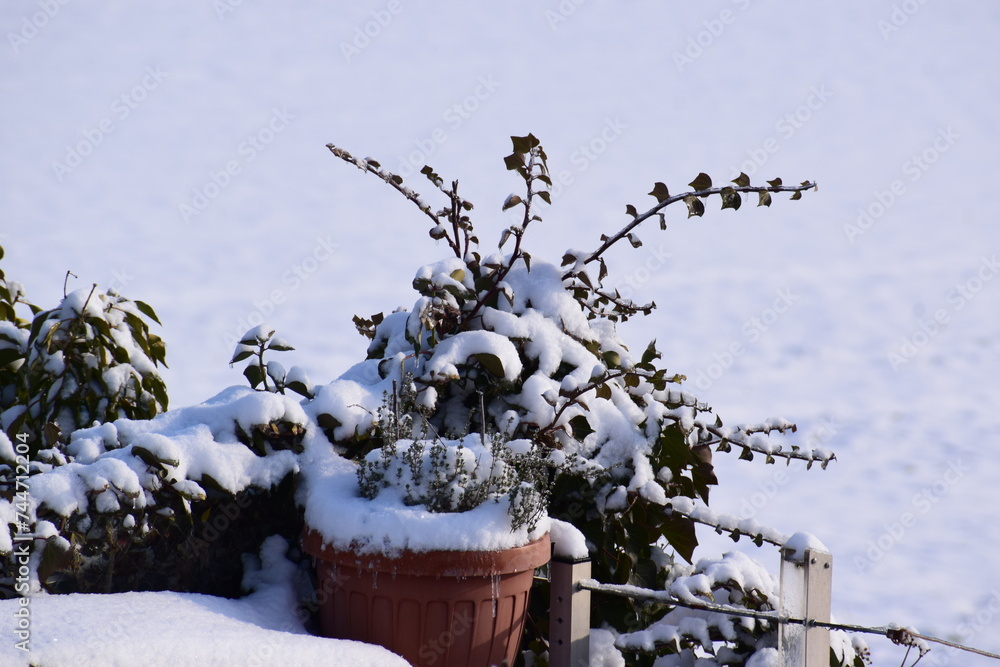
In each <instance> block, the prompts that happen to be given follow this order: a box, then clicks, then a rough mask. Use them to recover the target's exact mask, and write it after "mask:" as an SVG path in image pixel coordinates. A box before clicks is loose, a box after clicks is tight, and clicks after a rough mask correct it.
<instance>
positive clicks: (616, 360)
mask: <svg viewBox="0 0 1000 667" xmlns="http://www.w3.org/2000/svg"><path fill="white" fill-rule="evenodd" d="M601 358H602V359H604V365H605V366H607V367H608V368H618V367H619V366H621V365H622V358H621V355H620V354H618V353H617V352H615V351H614V350H607V351H606V352H603V353H601ZM609 398H610V396H609Z"/></svg>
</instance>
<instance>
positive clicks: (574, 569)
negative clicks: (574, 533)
mask: <svg viewBox="0 0 1000 667" xmlns="http://www.w3.org/2000/svg"><path fill="white" fill-rule="evenodd" d="M589 578H590V561H589V560H579V561H566V560H559V559H557V558H553V559H552V561H551V562H550V563H549V596H550V597H549V664H550V665H551V666H552V667H588V665H590V591H588V590H585V589H581V588H580V586H579V585H578V583H579V581H580V580H581V579H589Z"/></svg>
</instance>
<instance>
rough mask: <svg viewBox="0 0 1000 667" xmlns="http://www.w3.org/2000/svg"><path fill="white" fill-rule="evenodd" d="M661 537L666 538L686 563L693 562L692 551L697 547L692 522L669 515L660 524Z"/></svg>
mask: <svg viewBox="0 0 1000 667" xmlns="http://www.w3.org/2000/svg"><path fill="white" fill-rule="evenodd" d="M661 526H662V531H663V536H664V537H665V538H667V542H669V543H670V546H672V547H673V548H674V549H676V550H677V553H678V554H680V555H681V557H682V558H683V559H684V560H686V561H687V562H689V563H691V562H693V561H692V560H691V559H692V558H693V557H694V549H695V547H697V546H698V537H697V536H696V535H695V531H694V522H693V521H691V519H688V518H687V517H684V516H681V515H679V514H670V515H669V516H666V517H664V518H663V523H662V524H661Z"/></svg>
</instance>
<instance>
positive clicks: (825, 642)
mask: <svg viewBox="0 0 1000 667" xmlns="http://www.w3.org/2000/svg"><path fill="white" fill-rule="evenodd" d="M781 574H782V586H781V594H780V595H781V600H780V609H779V611H761V610H753V609H747V608H744V607H734V606H730V605H724V604H717V603H714V602H707V601H702V600H685V599H681V598H678V597H676V596H675V595H673V594H671V593H670V592H669V591H666V590H662V591H657V590H651V589H646V588H640V587H637V586H630V585H622V584H608V583H603V582H600V581H597V580H595V579H592V578H591V577H590V561H587V560H582V561H573V562H559V561H558V560H553V561H552V563H551V565H550V582H551V608H550V616H551V625H550V627H551V628H554V630H553V632H552V635H551V636H550V665H552V667H583V666H586V665H588V664H589V643H590V642H589V633H590V596H591V593H595V594H599V595H610V596H617V597H623V598H629V599H633V600H643V601H648V602H655V603H658V604H662V605H667V606H672V607H683V608H687V609H693V610H698V611H704V612H708V613H716V614H724V615H727V616H736V617H743V618H753V619H759V620H766V621H770V622H772V623H774V624H776V625H777V626H778V628H779V650H780V651H781V652H782V661H783V662H782V664H783V665H786V666H791V665H795V666H796V667H827V666H828V665H829V656H830V640H829V631H830V630H843V631H846V632H852V633H862V634H871V635H879V636H882V637H885V638H887V639H889V640H890V641H891V642H893V643H894V644H896V645H899V646H905V647H906V648H907V651H906V655H905V656H904V657H903V664H904V665H905V664H906V660H907V658H908V657H909V655H910V652H911V651H912V650H913V649H917V651H918V652H919V655H918V657H917V658H916V660H914V662H913V663H912V664H911V666H910V667H913V665H916V664H917V663H918V662H920V660H921V659H923V657H924V656H925V655H927V654H928V653H929V652H930V650H931V648H930V646H929V645H928V644H929V643H932V644H940V645H942V646H947V647H949V648H951V649H956V650H959V651H964V652H968V653H972V654H975V655H979V656H983V657H986V658H992V659H993V660H1000V654H996V653H992V652H990V651H985V650H983V649H979V648H975V647H972V646H965V645H963V644H959V643H957V642H953V641H950V640H948V639H943V638H941V637H935V636H931V635H925V634H922V633H920V632H917V631H916V630H914V629H912V628H904V627H899V626H897V625H895V624H890V625H886V626H877V627H872V626H864V625H856V624H850V623H837V622H834V621H832V620H831V618H830V599H831V596H830V586H831V581H832V557H831V556H830V555H829V554H827V553H825V552H812V551H810V550H806V551H805V554H804V556H803V557H802V558H800V559H799V558H791V557H789V554H788V553H785V550H783V554H782V572H781ZM786 579H787V580H788V583H789V584H790V585H787V586H786ZM782 612H785V613H782ZM789 626H799V627H801V628H802V629H801V630H798V631H796V632H794V633H793V632H787V633H786V632H785V631H784V628H786V627H789Z"/></svg>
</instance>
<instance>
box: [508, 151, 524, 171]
mask: <svg viewBox="0 0 1000 667" xmlns="http://www.w3.org/2000/svg"><path fill="white" fill-rule="evenodd" d="M503 163H504V165H506V166H507V171H514V170H516V169H523V168H524V156H523V155H521V154H520V153H511V154H510V155H508V156H507V157H505V158H504V159H503Z"/></svg>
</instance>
